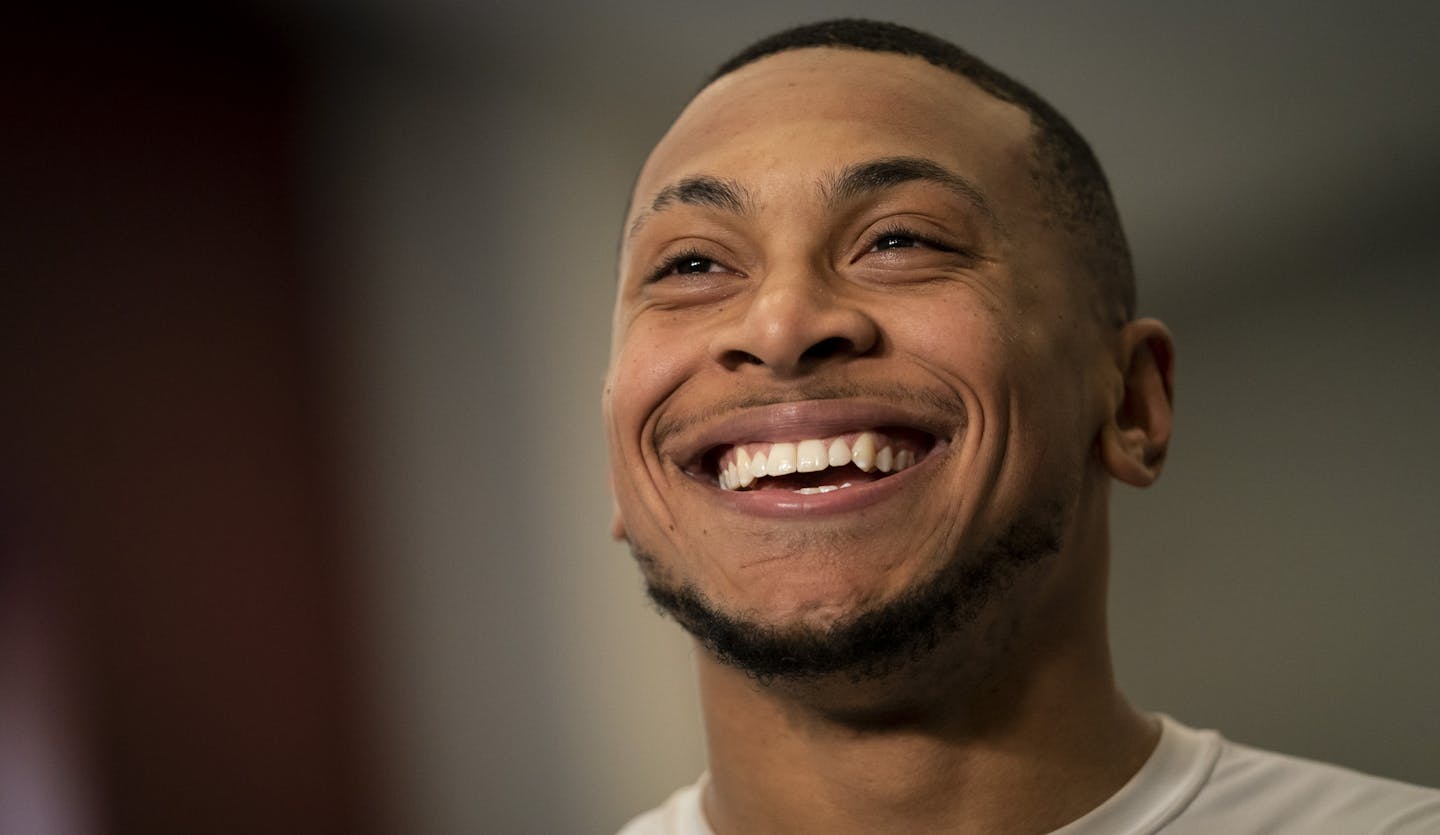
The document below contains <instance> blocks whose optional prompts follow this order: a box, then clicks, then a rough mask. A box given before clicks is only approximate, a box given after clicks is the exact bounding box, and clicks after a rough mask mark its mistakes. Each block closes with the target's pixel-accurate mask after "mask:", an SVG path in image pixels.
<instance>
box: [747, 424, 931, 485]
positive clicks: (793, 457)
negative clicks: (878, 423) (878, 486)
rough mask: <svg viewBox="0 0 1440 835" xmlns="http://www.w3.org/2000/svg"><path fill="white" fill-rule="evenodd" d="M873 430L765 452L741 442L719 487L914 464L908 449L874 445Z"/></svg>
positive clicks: (779, 446) (778, 445)
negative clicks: (837, 469)
mask: <svg viewBox="0 0 1440 835" xmlns="http://www.w3.org/2000/svg"><path fill="white" fill-rule="evenodd" d="M875 443H876V441H875V433H873V432H861V433H860V434H859V435H857V436H856V437H855V439H854V441H853V442H849V443H847V442H846V440H845V438H844V437H843V436H842V437H836V438H833V439H831V440H830V441H829V442H828V443H827V442H826V441H825V440H821V439H818V438H815V439H809V440H804V441H796V442H793V443H792V442H783V443H776V444H771V446H770V450H769V452H768V453H766V452H765V451H763V450H762V451H759V452H757V453H756V454H755V455H754V456H751V455H750V454H749V453H748V452H747V451H746V449H745V447H744V446H743V445H741V446H738V447H737V448H736V450H735V456H734V458H733V459H732V460H731V461H730V463H729V464H728V465H727V466H725V467H724V468H723V469H722V470H721V471H720V488H721V489H722V490H738V489H741V488H744V487H749V486H750V485H752V484H754V483H755V480H756V479H758V478H765V477H767V476H781V475H789V474H791V473H815V472H819V471H821V470H824V469H826V468H827V467H843V466H845V465H847V464H854V465H855V466H856V467H858V468H860V469H861V470H862V471H864V472H867V473H868V472H870V471H872V470H879V471H880V472H882V473H889V472H899V471H900V470H903V469H905V468H907V467H910V466H913V465H914V464H915V460H916V459H915V453H914V452H912V451H911V450H908V449H901V450H899V451H898V452H897V451H895V450H893V449H891V447H890V446H889V445H888V444H886V445H885V446H882V447H880V449H879V450H877V449H876V448H875ZM849 486H851V485H850V482H848V481H847V482H845V483H844V484H840V485H828V484H827V485H821V486H819V487H802V488H800V489H798V490H795V491H794V492H797V493H801V494H804V495H812V494H815V493H828V492H830V491H831V490H839V489H840V488H842V487H849Z"/></svg>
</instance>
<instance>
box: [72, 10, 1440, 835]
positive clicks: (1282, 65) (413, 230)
mask: <svg viewBox="0 0 1440 835" xmlns="http://www.w3.org/2000/svg"><path fill="white" fill-rule="evenodd" d="M240 5H241V6H242V7H243V8H244V10H245V12H244V14H245V15H246V18H247V20H249V21H251V25H255V21H259V23H258V25H259V27H260V28H261V29H263V30H265V31H267V32H271V33H273V36H274V37H275V38H277V39H278V40H280V41H283V42H285V43H288V44H290V46H289V47H287V48H288V49H289V50H290V51H291V53H294V54H298V55H300V56H302V58H303V61H304V66H305V70H304V72H303V74H302V75H303V78H304V79H305V82H304V86H303V89H302V90H300V91H299V93H298V94H297V102H298V103H296V104H295V105H294V107H295V109H294V110H293V111H287V112H293V113H294V114H296V116H295V119H296V124H297V125H298V129H297V130H296V131H295V132H294V134H293V137H292V138H293V146H289V147H291V149H292V151H293V153H294V160H295V162H294V166H293V168H292V169H286V170H288V171H290V172H291V174H290V175H287V176H293V178H294V181H295V182H297V183H298V187H296V188H295V192H296V194H297V195H298V196H297V197H296V200H297V203H298V208H297V210H296V214H295V219H294V228H295V229H296V230H297V231H296V233H295V237H296V239H297V240H298V243H297V244H296V245H297V246H298V247H299V248H300V249H301V250H303V253H304V258H303V259H302V260H303V262H304V263H305V264H307V265H309V266H308V267H306V268H305V269H306V270H307V271H306V272H305V275H307V276H309V278H308V279H306V280H305V282H304V284H305V286H306V287H307V288H308V289H307V291H306V295H305V301H304V316H305V319H304V321H305V322H307V323H308V324H306V325H304V326H303V327H300V330H301V331H302V332H303V333H304V334H305V335H306V336H305V339H306V340H307V341H306V343H305V344H307V345H312V346H315V347H314V351H313V355H314V356H316V357H319V358H320V360H319V364H318V365H317V366H316V370H315V371H314V375H315V376H314V377H313V378H312V379H318V380H320V381H321V385H322V387H323V388H324V390H325V392H326V393H327V394H326V396H327V397H328V398H331V399H330V400H329V401H327V402H328V403H329V404H330V405H329V406H328V407H327V409H325V410H323V412H324V414H325V415H327V417H326V418H325V420H324V421H323V426H322V429H321V430H317V431H318V432H319V435H322V436H323V437H324V438H325V440H324V441H322V442H320V444H319V446H320V447H323V448H324V450H326V453H327V454H326V456H324V457H325V460H326V462H328V463H326V464H324V465H323V467H320V469H324V470H325V471H326V472H330V473H331V474H332V475H331V479H330V481H329V482H327V483H329V484H331V485H333V490H331V491H330V493H331V494H332V495H333V497H335V500H336V502H337V503H338V504H340V505H341V506H342V510H341V511H340V512H339V513H338V514H337V518H339V519H341V520H342V522H343V524H341V526H340V527H342V528H343V531H342V533H341V535H340V536H339V537H338V538H339V539H340V540H342V541H343V543H344V547H339V548H337V549H336V553H337V554H338V556H337V557H336V558H335V560H334V561H333V562H327V563H325V565H327V566H331V569H327V571H331V572H332V573H329V574H326V575H325V576H326V577H329V578H331V579H329V580H326V581H325V583H323V584H322V585H324V587H325V588H329V589H331V591H332V592H333V591H334V590H335V589H337V588H338V589H339V590H340V592H339V593H341V594H343V595H344V597H345V599H346V600H348V601H349V603H347V604H346V606H345V607H342V608H343V609H344V611H343V612H342V613H341V615H337V616H336V618H335V622H336V623H339V624H341V626H340V627H337V628H338V629H342V630H343V633H337V634H341V637H340V638H338V639H335V640H333V641H330V642H329V643H327V642H326V640H317V641H316V642H315V645H316V646H318V647H322V648H323V647H326V646H339V647H341V648H348V650H347V652H348V653H349V654H348V655H346V656H345V657H346V658H347V661H346V663H345V664H344V665H343V667H344V669H343V670H342V671H341V672H338V673H335V674H334V676H332V677H331V678H328V679H326V681H330V682H332V685H333V686H334V687H336V688H339V689H341V690H343V691H344V692H345V693H346V694H347V695H346V696H345V697H344V698H343V699H340V701H345V700H346V699H348V700H350V701H352V702H353V703H354V705H356V706H355V708H354V711H355V712H354V716H355V717H357V718H356V719H355V720H354V721H353V722H351V723H349V724H346V725H345V727H346V728H349V730H348V731H345V732H344V733H345V734H347V738H348V739H350V740H351V743H350V744H351V748H348V749H346V750H352V749H353V750H354V751H355V752H356V753H355V754H354V756H355V757H356V758H357V759H358V760H359V761H361V763H360V765H358V766H356V767H355V770H357V771H358V772H361V776H359V777H354V778H353V780H352V784H353V785H364V786H368V787H369V788H368V789H366V790H365V794H366V796H367V799H366V800H365V801H364V802H363V803H360V802H356V803H349V801H346V800H344V799H343V798H346V797H349V796H350V795H349V794H347V792H346V791H343V790H340V789H336V790H334V791H335V797H339V798H342V799H341V800H339V801H335V802H337V803H339V804H341V805H344V804H346V803H349V808H351V809H352V811H353V810H354V809H356V808H360V807H362V806H363V807H364V808H365V809H367V810H369V809H371V808H372V807H373V817H368V818H367V820H368V827H369V829H370V830H372V831H393V832H405V833H462V832H463V833H469V832H475V833H479V832H485V833H491V832H494V833H609V832H613V831H614V830H615V829H617V828H618V827H619V826H620V825H621V824H622V823H623V822H624V821H625V820H627V819H628V818H629V817H630V816H631V815H633V814H635V813H637V812H639V811H641V810H643V809H645V808H648V807H650V806H652V805H654V804H656V803H658V802H659V801H660V800H662V799H663V798H664V797H665V796H666V795H667V794H668V793H669V792H670V791H671V790H672V789H674V788H675V787H678V786H680V785H682V784H684V783H688V782H690V781H691V780H693V779H694V777H695V776H696V775H697V774H698V773H699V771H700V770H701V769H702V768H703V763H704V751H703V740H702V738H701V733H700V726H699V712H698V707H697V704H696V693H695V688H694V685H693V683H692V654H693V653H692V650H691V648H690V646H689V644H688V642H687V640H686V639H685V638H684V636H683V635H682V634H681V632H680V631H679V629H678V628H677V627H675V626H674V625H673V624H671V623H669V622H668V621H663V620H662V619H660V618H659V617H658V616H657V615H656V614H655V613H654V612H653V611H652V610H651V609H650V608H649V606H648V604H647V603H646V602H645V600H644V595H643V592H642V589H641V585H640V581H639V579H638V575H637V573H636V571H635V569H634V567H633V565H632V564H631V561H630V557H629V555H628V554H627V552H626V551H625V549H624V548H623V547H621V546H619V545H617V544H615V543H612V542H611V541H610V540H609V537H608V522H609V513H610V510H609V507H610V500H609V498H608V495H607V489H606V476H605V449H604V442H603V436H602V432H601V429H600V416H599V405H598V402H599V393H600V386H601V378H602V375H603V373H604V368H605V362H606V354H607V350H608V340H609V335H608V329H609V317H610V308H611V297H612V289H613V282H614V276H613V261H614V256H615V247H616V240H617V235H618V229H619V225H620V221H621V215H622V212H623V209H624V204H625V200H626V198H627V193H628V189H629V187H630V184H631V180H632V178H633V177H634V175H635V173H636V172H637V171H638V168H639V166H640V164H641V162H642V160H643V159H644V157H645V155H646V153H647V152H648V150H649V148H650V147H651V145H652V144H653V143H654V142H655V141H656V140H657V139H658V137H659V136H660V134H661V133H662V132H663V131H664V129H665V127H666V126H667V124H668V123H669V121H670V120H671V119H672V118H673V117H674V116H675V115H676V114H677V113H678V111H679V109H680V108H681V107H682V106H683V105H684V103H685V102H686V100H687V99H688V97H689V96H690V95H691V93H693V92H694V90H695V88H696V86H697V84H698V83H699V81H700V79H701V78H702V77H703V76H704V75H705V74H706V73H707V72H708V71H709V70H710V69H711V68H713V67H714V66H715V65H716V64H718V63H719V62H720V61H722V60H723V59H724V58H726V57H728V55H729V54H731V53H732V52H734V51H736V50H738V49H739V48H740V47H742V46H743V45H745V44H747V43H748V42H750V41H752V40H754V39H756V38H758V37H760V36H763V35H765V34H769V33H771V32H772V31H775V30H777V29H779V28H781V27H784V26H787V25H790V24H794V23H799V22H805V21H811V20H816V19H821V18H826V17H836V16H851V15H859V16H877V15H882V14H883V16H884V17H885V18H888V19H891V20H895V21H897V22H901V23H907V24H910V25H914V26H917V27H920V28H924V29H928V30H930V31H932V32H934V33H936V34H938V35H941V36H944V37H947V38H950V39H952V40H954V41H956V42H957V43H959V44H960V45H962V46H964V47H966V48H968V49H970V50H972V51H974V52H975V53H977V54H978V55H980V56H981V57H983V58H985V59H987V60H989V61H991V62H993V63H994V64H996V65H997V66H999V67H1000V68H1001V69H1003V70H1005V71H1007V72H1009V73H1011V74H1013V75H1014V76H1016V77H1017V78H1019V79H1021V80H1022V81H1024V82H1026V83H1028V84H1030V85H1031V86H1033V87H1034V88H1035V89H1037V90H1038V91H1039V92H1040V93H1041V94H1042V95H1044V96H1046V97H1047V98H1048V99H1049V100H1050V101H1051V102H1052V103H1054V104H1055V105H1056V106H1057V107H1058V108H1059V109H1060V110H1061V111H1062V112H1064V113H1066V114H1067V115H1068V116H1069V117H1070V118H1071V119H1072V121H1073V122H1074V123H1075V124H1076V125H1077V126H1078V127H1079V129H1080V130H1081V132H1082V133H1084V134H1085V135H1086V136H1087V137H1088V138H1089V139H1090V141H1091V142H1092V144H1093V145H1094V147H1095V149H1096V151H1097V153H1098V154H1099V156H1100V158H1101V160H1102V162H1103V163H1104V164H1105V165H1106V168H1107V170H1108V171H1109V173H1110V177H1111V182H1112V186H1113V188H1114V191H1115V193H1116V196H1117V199H1118V202H1119V205H1120V208H1121V212H1122V215H1123V217H1124V219H1125V221H1126V224H1127V228H1128V230H1129V234H1130V240H1131V243H1132V246H1133V249H1134V252H1135V257H1136V261H1137V268H1138V272H1139V276H1140V300H1141V301H1140V307H1141V312H1142V313H1143V314H1146V315H1153V316H1158V317H1160V318H1162V319H1163V320H1165V321H1166V322H1167V323H1169V324H1170V326H1171V327H1172V329H1173V331H1174V334H1175V337H1176V339H1177V342H1178V345H1179V354H1178V384H1177V398H1178V421H1177V428H1176V435H1175V442H1174V445H1173V448H1172V457H1171V460H1170V462H1169V463H1168V465H1167V469H1166V473H1165V477H1164V478H1163V479H1162V480H1161V482H1160V483H1159V485H1157V486H1156V487H1155V488H1153V489H1151V490H1148V491H1134V490H1130V489H1124V488H1120V487H1117V488H1116V496H1115V510H1114V513H1113V516H1114V531H1115V535H1114V557H1113V565H1114V568H1113V582H1112V586H1113V594H1112V604H1111V611H1112V632H1113V642H1114V646H1115V650H1116V654H1117V663H1118V671H1119V676H1120V679H1121V681H1122V684H1123V686H1124V687H1125V689H1126V690H1127V692H1128V693H1129V694H1130V695H1131V697H1132V698H1133V699H1134V700H1135V701H1136V702H1138V703H1139V704H1140V705H1141V706H1143V707H1145V708H1149V709H1153V710H1160V711H1164V712H1167V713H1170V714H1172V715H1174V716H1176V717H1177V718H1179V719H1181V720H1183V721H1185V722H1187V723H1190V724H1192V725H1198V726H1205V727H1217V728H1220V729H1221V730H1223V731H1224V732H1225V733H1226V734H1227V735H1228V736H1230V737H1231V738H1233V739H1236V740H1239V741H1243V742H1247V743H1251V744H1255V745H1259V746H1263V747H1269V748H1275V749H1280V750H1284V751H1287V752H1291V753H1295V754H1300V755H1304V756H1309V757H1315V758H1320V759H1325V760H1331V761H1335V762H1338V763H1341V764H1344V765H1348V766H1352V767H1355V768H1359V769H1362V770H1366V771H1372V772H1375V773H1379V774H1382V775H1387V776H1390V777H1395V778H1399V779H1404V780H1408V781H1412V782H1421V783H1428V784H1431V785H1437V784H1440V754H1437V751H1440V710H1437V706H1440V657H1437V655H1440V653H1437V640H1440V606H1437V605H1436V597H1437V592H1440V545H1437V543H1440V513H1437V510H1436V508H1437V505H1440V476H1437V473H1436V467H1437V465H1440V440H1437V431H1436V430H1437V426H1440V373H1437V372H1440V335H1437V329H1436V322H1437V318H1440V316H1437V314H1440V235H1437V234H1436V222H1437V219H1440V197H1437V195H1440V151H1437V148H1440V106H1437V103H1436V102H1437V101H1440V82H1437V79H1440V50H1437V49H1436V48H1435V42H1436V38H1437V35H1440V5H1436V4H1433V3H1421V2H1409V3H1406V2H1396V3H1389V4H1365V5H1362V4H1359V3H1334V2H1312V3H1306V4H1298V3H1283V2H1261V3H1245V4H1239V3H1236V4H1204V5H1203V6H1202V4H1180V3H1140V2H1101V3H1090V4H1083V5H1082V4H1060V3H1034V4H1015V3H1000V2H976V3H954V2H947V3H939V2H935V3H918V2H895V3H890V4H887V5H886V6H885V7H884V9H883V12H882V11H881V10H879V9H877V8H875V7H873V5H870V6H867V5H865V4H859V3H841V2H835V3H820V2H790V3H786V4H783V5H778V4H765V3H759V2H751V0H739V2H731V3H727V4H716V3H710V4H686V3H659V2H653V0H645V1H644V2H642V1H641V0H630V2H618V3H610V4H605V5H603V6H600V5H589V4H581V3H578V2H570V3H553V4H535V5H529V6H523V7H522V6H520V5H518V4H517V5H514V6H509V7H505V8H501V7H500V6H499V4H494V3H467V2H456V1H455V0H411V1H410V2H402V0H388V1H386V2H368V3H329V2H323V0H306V2H300V3H280V2H278V0H275V2H264V3H253V4H240ZM297 45H298V46H297ZM287 66H288V65H287ZM289 77H291V76H288V75H287V76H286V78H289ZM287 89H288V88H287ZM286 124H288V123H286ZM286 135H287V136H288V135H289V134H286ZM287 141H288V140H287ZM301 353H303V354H304V355H306V356H310V355H311V353H312V352H309V349H306V351H302V352H301ZM201 466H203V465H201ZM77 472H80V473H81V474H82V475H83V473H84V471H83V470H81V471H77ZM273 576H276V577H279V576H280V575H273ZM335 578H338V579H335ZM277 584H279V581H278V580H277ZM300 603H303V598H301V599H299V602H297V606H299V605H300ZM301 608H303V606H302V607H301ZM345 612H348V613H349V614H348V615H346V614H344V613H345ZM242 614H243V615H244V616H245V617H247V618H256V619H263V618H264V617H266V615H264V614H263V613H262V608H260V607H257V608H256V609H255V610H254V612H249V611H248V610H247V611H245V612H242ZM297 622H298V621H297ZM327 622H328V621H327ZM297 634H309V633H297ZM316 634H318V633H316ZM324 634H327V635H328V634H330V633H328V632H326V633H324ZM257 640H258V639H257ZM267 640H268V639H267ZM327 640H328V639H327ZM274 643H275V645H277V646H279V645H283V643H284V639H283V637H282V638H278V639H276V640H275V642H274ZM327 692H328V691H327ZM217 698H220V697H217ZM347 703H348V702H347ZM315 704H329V702H315ZM146 716H147V717H148V718H146V719H145V720H144V721H152V720H153V719H154V718H153V717H149V716H148V714H146ZM137 721H138V720H137ZM154 721H159V720H154ZM296 726H297V727H298V726H301V721H300V720H297V725H296ZM337 733H341V732H340V731H337ZM346 756H347V757H348V756H349V755H348V754H347V755H346ZM261 761H262V762H263V760H261ZM197 779H198V778H197ZM343 782H344V781H340V782H339V783H336V785H340V784H341V783H343ZM153 796H154V797H162V796H163V795H161V794H158V793H157V794H155V795H153ZM217 808H218V807H217ZM315 808H316V809H319V808H320V807H318V806H317V807H315ZM208 811H209V810H208V808H207V809H201V810H199V811H197V812H196V814H197V815H201V814H206V813H208ZM327 814H328V813H326V812H324V811H316V812H315V815H316V816H317V818H322V817H325V816H326V815H327ZM366 814H367V815H369V814H370V813H369V812H367V813H366ZM195 819H196V820H198V819H200V818H198V817H197V818H195ZM150 831H158V830H154V829H152V830H150ZM175 831H187V830H185V829H184V828H183V827H177V828H176V830H175ZM188 831H196V830H195V829H194V828H193V827H191V828H190V829H188ZM208 831H221V830H219V829H211V830H208Z"/></svg>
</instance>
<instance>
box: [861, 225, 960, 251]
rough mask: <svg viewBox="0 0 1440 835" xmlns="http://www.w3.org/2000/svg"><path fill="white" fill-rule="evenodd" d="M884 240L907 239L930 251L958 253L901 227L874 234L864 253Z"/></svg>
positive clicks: (926, 236) (941, 243) (945, 245)
mask: <svg viewBox="0 0 1440 835" xmlns="http://www.w3.org/2000/svg"><path fill="white" fill-rule="evenodd" d="M886 238H907V239H909V240H911V241H914V242H915V243H917V244H924V245H925V246H928V247H930V248H932V249H937V250H939V251H941V252H958V251H959V250H957V249H955V248H954V247H952V246H950V245H948V244H946V243H944V242H942V241H938V240H936V239H935V238H932V237H930V236H928V235H922V234H920V233H918V232H915V231H912V230H910V229H906V228H905V227H903V226H891V227H887V228H886V229H884V230H883V231H881V232H878V233H876V235H875V236H874V237H872V238H871V239H870V247H869V248H868V249H866V250H865V251H866V252H869V251H870V250H871V249H874V248H875V247H877V246H879V245H880V242H881V241H883V240H885V239H886ZM895 248H896V249H899V248H900V247H895ZM880 251H881V252H884V251H885V250H880Z"/></svg>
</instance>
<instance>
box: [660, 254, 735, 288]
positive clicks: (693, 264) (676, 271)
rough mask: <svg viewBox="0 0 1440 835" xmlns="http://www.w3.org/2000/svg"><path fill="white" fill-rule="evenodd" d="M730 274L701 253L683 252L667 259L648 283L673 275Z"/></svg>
mask: <svg viewBox="0 0 1440 835" xmlns="http://www.w3.org/2000/svg"><path fill="white" fill-rule="evenodd" d="M723 272H730V270H729V268H728V267H726V266H725V265H723V264H721V263H720V262H719V261H716V260H715V259H713V258H710V257H708V256H706V255H705V254H704V253H701V252H694V251H692V252H682V253H680V254H678V255H673V256H671V257H669V258H666V259H665V261H664V262H662V263H661V264H660V266H658V267H656V268H655V270H654V271H653V272H652V273H650V276H649V278H648V279H647V283H649V282H655V281H659V280H661V279H663V278H666V277H667V276H672V275H701V274H704V273H723Z"/></svg>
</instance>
